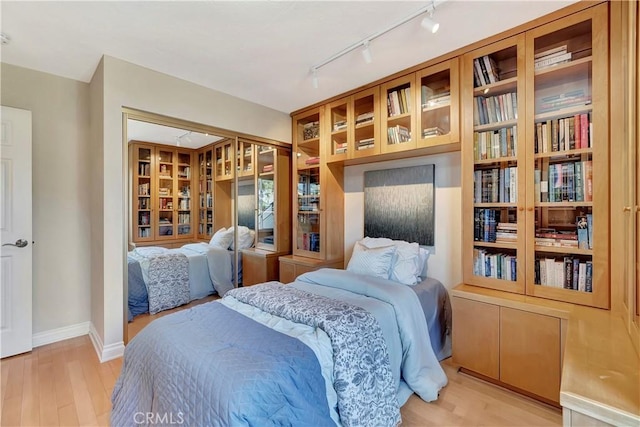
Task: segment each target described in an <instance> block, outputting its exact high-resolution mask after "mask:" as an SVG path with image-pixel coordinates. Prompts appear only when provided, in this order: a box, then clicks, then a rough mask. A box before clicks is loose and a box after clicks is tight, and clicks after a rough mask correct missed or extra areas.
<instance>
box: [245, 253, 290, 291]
mask: <svg viewBox="0 0 640 427" xmlns="http://www.w3.org/2000/svg"><path fill="white" fill-rule="evenodd" d="M281 255H282V253H280V252H271V251H265V250H262V249H257V248H251V249H245V250H243V251H242V286H251V285H255V284H258V283H264V282H268V281H271V280H279V277H280V274H279V261H278V258H279V257H280V256H281Z"/></svg>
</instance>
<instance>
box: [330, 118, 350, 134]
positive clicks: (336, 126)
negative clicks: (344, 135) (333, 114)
mask: <svg viewBox="0 0 640 427" xmlns="http://www.w3.org/2000/svg"><path fill="white" fill-rule="evenodd" d="M346 128H347V121H346V120H337V121H336V122H334V123H333V131H334V132H337V131H340V130H344V129H346Z"/></svg>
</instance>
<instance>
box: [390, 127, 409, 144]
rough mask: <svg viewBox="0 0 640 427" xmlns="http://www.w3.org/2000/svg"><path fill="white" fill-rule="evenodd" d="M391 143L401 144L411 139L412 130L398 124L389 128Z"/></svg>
mask: <svg viewBox="0 0 640 427" xmlns="http://www.w3.org/2000/svg"><path fill="white" fill-rule="evenodd" d="M387 134H388V140H389V144H399V143H402V142H407V141H411V132H410V131H409V129H408V128H406V127H404V126H401V125H396V126H393V127H390V128H389V129H387Z"/></svg>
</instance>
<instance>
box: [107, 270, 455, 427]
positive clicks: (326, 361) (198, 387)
mask: <svg viewBox="0 0 640 427" xmlns="http://www.w3.org/2000/svg"><path fill="white" fill-rule="evenodd" d="M287 287H291V288H294V287H295V288H296V289H299V290H301V291H304V292H310V293H312V294H317V295H321V296H326V297H329V298H333V299H339V300H340V301H342V302H345V303H347V304H351V305H352V306H359V307H362V308H364V310H366V311H367V312H369V313H371V314H372V315H373V316H374V317H375V319H376V322H377V323H378V325H379V327H380V330H381V333H382V336H383V337H384V342H385V345H386V347H387V350H388V355H389V357H387V358H385V359H387V361H386V362H384V363H388V365H389V369H390V370H391V373H392V375H393V381H392V385H390V387H391V390H392V391H393V392H394V394H396V396H395V397H394V399H393V400H395V401H396V402H397V403H396V405H398V406H401V405H402V404H403V403H404V402H405V401H406V399H407V398H408V396H409V395H410V394H411V392H416V393H417V394H418V395H419V396H420V397H421V398H423V399H424V400H426V401H431V400H435V399H436V398H437V396H438V391H439V390H440V388H441V387H443V386H444V385H446V382H447V379H446V376H445V374H444V372H443V371H442V369H441V367H440V365H439V363H438V360H437V358H436V355H435V354H434V351H433V349H432V348H431V345H430V339H429V330H428V327H427V321H426V320H425V315H424V313H423V311H422V307H421V306H420V301H419V298H418V297H417V295H416V292H414V291H413V290H411V287H407V286H403V285H398V284H394V283H393V282H390V281H387V280H383V279H376V278H372V277H366V276H360V275H355V274H353V273H350V272H347V271H343V270H327V269H325V270H319V271H317V272H312V273H307V274H305V275H303V276H301V277H299V278H298V281H297V282H296V283H295V284H294V285H288V286H287ZM253 288H255V287H253ZM249 289H251V288H249ZM234 293H236V292H235V291H234V292H232V293H231V294H232V295H233V294H234ZM232 295H227V296H225V298H223V299H222V300H221V301H220V302H217V301H216V302H212V303H208V304H203V305H201V306H198V307H195V308H193V309H190V310H186V311H183V312H180V313H176V314H172V315H169V316H166V317H164V318H161V319H159V320H156V321H154V322H152V323H151V325H150V326H148V327H147V328H145V329H144V330H143V331H141V332H140V333H139V334H138V335H137V336H136V337H135V338H134V339H133V340H132V341H131V342H130V343H129V345H128V346H127V348H126V350H125V358H124V365H123V369H122V372H121V375H120V377H119V379H118V381H117V383H116V386H115V388H114V393H113V396H112V401H113V410H112V424H113V425H131V424H133V422H131V419H132V417H133V416H135V414H136V413H138V412H152V413H153V414H156V416H162V414H167V413H172V414H176V413H178V412H179V413H181V414H182V415H181V416H182V417H183V418H184V419H185V420H186V421H185V423H186V424H188V425H265V424H267V425H272V424H278V425H280V424H286V425H331V424H333V421H335V422H336V423H342V424H345V425H353V422H352V421H345V420H344V419H342V418H341V417H340V415H339V414H337V412H339V410H340V408H341V407H345V404H346V405H351V404H352V402H340V401H337V400H338V399H343V398H345V396H344V393H342V394H341V393H337V392H336V390H338V391H340V390H339V389H340V387H341V385H340V381H338V382H336V383H334V379H335V378H336V377H334V374H335V375H339V374H340V372H339V367H337V366H336V367H335V369H334V361H335V357H337V353H335V350H336V349H335V341H334V343H333V350H332V343H331V341H330V338H329V336H330V335H331V333H329V334H327V333H325V332H324V331H323V330H322V329H321V327H320V328H316V327H314V326H308V325H299V324H298V323H295V322H292V321H291V320H288V319H286V318H282V317H279V316H278V315H275V314H272V313H266V312H264V311H262V310H261V309H260V308H257V307H256V306H254V305H251V304H252V303H251V301H248V300H247V298H244V299H243V298H242V297H241V298H240V299H241V300H242V299H243V302H241V301H239V300H236V298H234V297H233V296H232ZM257 305H258V306H260V304H257ZM267 305H269V304H267ZM300 305H304V304H300ZM221 306H222V307H225V308H226V310H222V309H221V308H220V307H221ZM229 307H231V308H233V310H229ZM262 307H263V308H264V304H263V305H262ZM234 310H235V311H234ZM283 310H284V311H289V308H288V307H285V308H284V309H282V308H281V309H279V311H280V314H282V313H283ZM276 311H278V310H276ZM310 311H313V310H310ZM238 312H240V313H242V315H241V314H238ZM350 312H353V311H352V310H351V311H350ZM296 316H301V317H306V316H305V315H304V313H298V314H296V315H295V316H293V317H291V318H292V319H294V318H295V317H296ZM250 318H251V319H253V320H251V319H250ZM238 319H242V321H239V320H238ZM254 320H255V321H254ZM294 320H295V319H294ZM307 323H308V324H312V325H313V324H316V325H319V323H318V322H315V323H314V322H307ZM217 325H231V327H226V328H220V327H219V326H217ZM265 325H266V326H265ZM267 326H268V327H267ZM304 328H307V330H306V332H305V330H304ZM265 330H268V331H269V333H268V334H267V333H265V332H264V331H265ZM309 330H310V332H309ZM314 331H315V332H314ZM276 337H278V338H276ZM293 337H295V338H293ZM296 338H297V339H296ZM314 340H315V341H314ZM327 342H329V344H328V345H327ZM298 346H300V347H298ZM300 348H305V350H304V351H303V350H301V349H300ZM332 351H333V354H332ZM245 352H247V353H246V354H245ZM292 352H293V353H294V354H295V356H294V357H293V358H292V357H291V353H292ZM327 352H328V354H327ZM374 359H375V360H376V361H375V362H371V361H370V362H362V361H359V362H358V363H363V365H362V368H365V369H366V367H367V366H371V363H381V361H380V360H378V359H379V358H374ZM298 363H302V364H304V365H305V366H304V367H302V366H301V365H298ZM311 365H313V367H311ZM318 366H319V368H318ZM282 370H284V371H282ZM363 372H364V371H363ZM371 372H374V371H371ZM235 378H238V379H240V381H238V380H234V379H235ZM251 378H254V380H255V381H253V382H252V381H251ZM269 387H273V388H274V389H275V390H276V391H274V390H273V389H271V388H269ZM385 387H387V389H388V388H389V386H385ZM264 390H268V391H264ZM277 390H279V392H278V391H277ZM346 398H347V399H349V397H348V396H346ZM370 405H372V407H373V406H377V405H378V404H377V403H376V402H375V401H374V402H371V403H370ZM158 414H159V415H158ZM369 421H373V424H372V425H377V424H376V423H375V422H376V420H375V419H374V420H369ZM369 424H371V423H369ZM391 424H392V425H393V423H391Z"/></svg>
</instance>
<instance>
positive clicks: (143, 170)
mask: <svg viewBox="0 0 640 427" xmlns="http://www.w3.org/2000/svg"><path fill="white" fill-rule="evenodd" d="M150 174H151V164H149V163H139V164H138V175H140V176H149V175H150Z"/></svg>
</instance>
